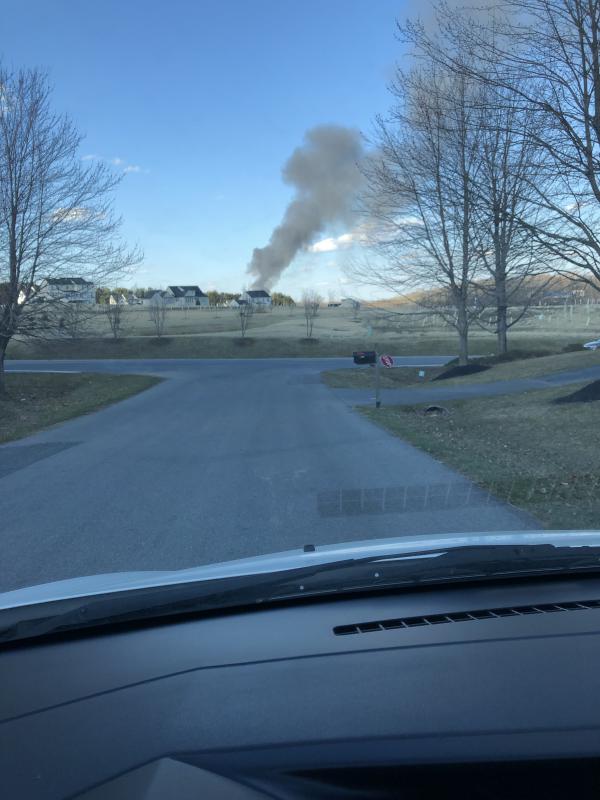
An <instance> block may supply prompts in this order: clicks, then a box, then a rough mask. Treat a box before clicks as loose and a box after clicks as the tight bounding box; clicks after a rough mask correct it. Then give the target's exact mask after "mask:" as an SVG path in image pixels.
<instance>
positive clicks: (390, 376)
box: [322, 350, 600, 389]
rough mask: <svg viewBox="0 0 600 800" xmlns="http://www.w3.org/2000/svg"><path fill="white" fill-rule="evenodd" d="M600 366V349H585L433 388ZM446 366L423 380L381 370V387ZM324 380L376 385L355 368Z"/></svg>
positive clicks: (339, 385)
mask: <svg viewBox="0 0 600 800" xmlns="http://www.w3.org/2000/svg"><path fill="white" fill-rule="evenodd" d="M599 365H600V350H595V351H592V352H590V351H588V350H582V351H580V352H576V353H555V354H554V355H548V356H541V357H539V358H525V359H522V360H519V361H509V362H507V363H504V364H494V365H493V366H492V367H490V369H487V370H485V372H476V373H474V374H472V375H463V376H462V377H458V378H448V379H447V380H444V382H443V384H442V383H441V382H435V383H434V384H433V386H436V387H437V386H444V387H447V386H467V385H469V384H479V383H491V382H493V381H509V380H513V379H518V378H540V377H542V376H544V375H550V374H552V373H559V372H568V371H570V370H576V369H583V368H585V367H594V366H599ZM444 369H445V368H443V367H441V368H440V367H424V368H422V370H423V371H424V372H425V376H424V377H419V370H418V369H413V368H408V367H397V368H396V367H393V368H392V369H382V370H381V386H382V387H383V388H385V389H394V388H400V387H407V388H409V387H411V386H418V385H422V384H423V383H428V382H430V381H433V379H434V378H435V377H437V376H438V375H440V374H441V373H443V372H444ZM322 377H323V380H324V381H325V383H326V384H327V385H328V386H331V387H332V388H334V389H362V388H365V389H367V388H368V389H372V388H373V386H374V385H375V378H374V376H373V371H372V370H371V369H369V367H356V368H355V369H338V370H329V371H327V372H323V373H322Z"/></svg>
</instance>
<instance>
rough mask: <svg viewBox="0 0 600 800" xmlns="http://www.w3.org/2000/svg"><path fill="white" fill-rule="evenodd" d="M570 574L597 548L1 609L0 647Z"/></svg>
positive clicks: (531, 550) (369, 567)
mask: <svg viewBox="0 0 600 800" xmlns="http://www.w3.org/2000/svg"><path fill="white" fill-rule="evenodd" d="M309 557H310V556H307V561H308V559H309ZM573 572H579V573H581V572H583V573H585V572H592V573H593V572H600V547H596V546H586V545H581V546H555V545H552V544H534V545H512V544H510V545H508V544H503V545H473V546H470V545H468V546H462V547H452V548H448V549H444V548H436V549H431V550H419V551H415V552H410V553H406V552H402V553H398V554H397V555H394V554H391V555H390V554H386V555H372V556H366V557H360V558H345V559H341V560H331V561H325V563H322V562H321V563H313V564H311V563H307V565H306V566H301V567H298V568H293V569H281V570H275V571H270V572H258V573H251V574H242V575H235V576H233V577H232V576H227V577H222V578H220V577H217V578H210V579H201V580H189V579H185V581H182V582H181V583H174V584H173V583H169V584H166V585H158V586H148V587H145V588H141V589H125V590H118V591H112V592H106V593H103V594H98V595H92V596H86V597H74V598H66V599H60V600H52V601H48V602H42V603H34V604H31V605H24V606H17V607H14V608H6V609H3V610H0V642H9V641H14V640H16V639H26V638H27V639H28V638H32V637H39V636H44V635H48V634H56V633H61V632H65V631H72V630H75V629H77V630H79V629H82V628H92V627H94V628H97V627H100V626H103V625H114V624H119V623H126V622H132V621H139V620H143V619H155V618H160V617H165V616H173V615H185V614H189V613H198V612H211V611H220V610H223V609H232V608H243V607H249V606H250V607H256V606H260V605H264V604H268V603H272V602H277V601H283V600H290V599H299V598H303V597H319V596H325V595H340V594H345V593H350V592H363V591H375V590H384V589H396V588H402V587H414V586H425V585H434V584H449V583H455V582H461V583H464V582H468V581H479V580H490V579H508V578H520V577H527V576H539V575H548V574H552V573H573Z"/></svg>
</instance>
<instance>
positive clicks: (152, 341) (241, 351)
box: [7, 331, 454, 360]
mask: <svg viewBox="0 0 600 800" xmlns="http://www.w3.org/2000/svg"><path fill="white" fill-rule="evenodd" d="M369 347H370V345H369V342H368V341H366V340H365V339H361V338H358V337H356V338H348V339H338V338H331V339H329V338H327V339H325V338H318V337H315V338H314V339H311V340H307V339H303V338H296V339H293V338H272V337H268V336H262V337H261V338H258V337H253V336H252V331H250V332H249V334H248V338H247V339H245V340H242V339H240V338H239V337H232V336H171V337H170V336H163V337H162V338H160V339H157V338H154V337H138V338H134V337H129V338H123V339H118V340H116V341H115V340H114V339H108V338H107V339H91V338H86V339H57V340H54V341H47V342H36V343H32V344H29V345H26V344H24V343H21V342H11V343H10V345H9V349H8V353H7V357H8V358H11V359H14V358H25V359H40V358H41V359H46V358H61V359H64V358H73V359H78V358H310V357H334V356H335V357H339V356H342V357H347V358H348V359H349V360H350V359H351V358H352V352H353V351H354V350H364V349H368V348H369ZM397 348H398V350H396V349H395V346H394V345H393V344H392V345H391V346H390V348H389V349H391V350H393V351H395V352H396V351H397V352H400V351H402V352H405V353H407V354H408V353H409V352H410V354H412V355H419V354H420V355H425V354H436V353H441V354H448V353H452V352H454V345H453V342H452V341H451V340H449V339H447V338H440V339H433V338H427V339H424V340H415V341H414V342H412V343H411V345H410V348H409V347H408V346H407V345H405V344H404V343H399V344H398V345H397Z"/></svg>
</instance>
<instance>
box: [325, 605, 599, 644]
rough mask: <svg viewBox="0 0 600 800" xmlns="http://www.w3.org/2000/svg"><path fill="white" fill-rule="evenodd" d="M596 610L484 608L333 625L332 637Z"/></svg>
mask: <svg viewBox="0 0 600 800" xmlns="http://www.w3.org/2000/svg"><path fill="white" fill-rule="evenodd" d="M590 608H600V600H578V601H577V602H572V603H571V602H569V603H541V604H540V605H535V606H507V607H506V608H485V609H479V610H477V611H457V612H455V613H451V614H428V615H427V616H423V617H399V618H398V619H382V620H377V621H375V622H357V623H356V624H355V625H337V626H336V627H335V628H334V629H333V632H334V634H335V635H336V636H348V635H349V634H352V633H372V632H374V631H390V630H394V629H396V628H418V627H421V626H424V625H442V624H445V623H447V622H470V621H471V620H480V619H496V618H498V619H499V618H500V617H520V616H525V615H526V614H554V613H556V612H557V611H580V610H582V609H584V610H588V609H590Z"/></svg>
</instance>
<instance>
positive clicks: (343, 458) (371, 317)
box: [0, 0, 600, 627]
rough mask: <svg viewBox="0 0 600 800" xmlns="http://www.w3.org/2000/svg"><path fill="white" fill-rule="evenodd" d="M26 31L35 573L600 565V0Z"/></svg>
mask: <svg viewBox="0 0 600 800" xmlns="http://www.w3.org/2000/svg"><path fill="white" fill-rule="evenodd" d="M567 6H574V7H577V9H578V11H577V13H573V14H571V13H567V12H566V11H565V9H566V8H567ZM3 25H4V33H5V35H4V37H3V38H4V41H3V47H2V51H1V52H0V536H1V549H2V558H1V559H0V597H1V595H2V593H8V592H11V593H13V592H15V591H16V590H29V589H33V588H35V587H38V590H37V593H35V592H34V593H32V594H30V595H27V598H28V600H27V602H43V601H45V600H50V599H54V600H56V599H58V598H60V597H74V596H89V595H90V594H93V593H94V592H109V591H113V590H116V589H118V591H125V590H126V589H127V588H128V587H134V586H136V587H140V586H142V585H143V586H146V587H147V586H149V585H151V584H152V583H153V581H155V582H161V581H162V582H163V583H164V582H167V583H169V585H172V584H173V583H174V582H176V581H177V580H178V579H177V578H176V577H173V575H172V573H174V572H177V571H180V570H185V571H189V570H195V569H197V568H207V567H210V568H211V569H212V572H210V571H209V572H197V573H194V574H191V573H188V574H187V576H184V577H182V578H181V579H182V580H186V581H187V582H188V583H189V582H192V583H194V586H195V585H196V582H199V581H202V580H207V581H208V580H211V581H215V580H218V581H221V580H223V581H225V580H226V579H227V578H228V577H229V578H232V577H234V576H235V577H236V578H237V579H239V577H240V575H242V574H243V575H246V576H248V575H252V576H254V577H253V580H252V581H246V582H243V583H242V584H240V583H239V582H238V583H236V584H225V583H224V584H221V583H219V584H218V590H217V589H215V588H214V586H213V588H211V590H210V592H208V591H204V592H203V593H202V597H203V603H204V604H205V606H210V605H211V604H218V602H220V599H219V598H221V600H222V598H223V597H225V596H229V595H227V592H228V591H229V590H230V589H231V588H232V587H233V589H235V591H236V592H240V591H241V590H242V589H243V591H244V592H247V591H248V590H249V589H251V590H252V592H253V594H252V597H253V598H254V599H263V600H264V599H265V598H270V597H282V596H285V597H288V596H291V595H294V594H298V595H301V594H302V593H303V592H304V593H307V592H309V591H314V590H316V589H318V590H319V591H320V590H321V589H327V590H328V591H342V590H344V589H347V588H348V587H350V588H352V587H356V586H360V587H361V588H365V587H366V588H368V587H370V586H373V587H375V588H377V587H381V586H382V585H383V584H384V583H385V585H386V586H388V585H398V586H400V585H410V584H411V583H414V582H416V581H417V580H418V581H419V582H421V583H423V582H427V580H431V581H436V582H442V583H444V582H451V581H456V580H458V579H460V580H466V579H469V578H470V577H473V576H477V577H478V578H481V579H485V578H486V577H498V575H499V574H500V573H502V574H511V575H512V574H515V570H517V571H520V572H522V573H523V574H527V575H530V574H534V573H535V572H536V569H537V568H538V567H539V568H540V569H542V568H546V566H548V568H549V569H550V568H551V569H553V570H556V569H559V570H562V569H565V570H566V569H571V568H575V567H577V568H580V567H581V566H582V564H583V566H584V568H585V569H588V568H594V569H595V568H596V566H595V565H596V562H597V560H598V559H597V556H596V554H595V550H594V548H597V547H598V546H599V545H600V542H599V541H598V540H597V539H596V538H595V537H593V536H592V537H591V538H585V536H584V537H583V538H582V536H583V534H584V532H587V533H589V532H593V531H595V530H596V529H597V528H599V527H600V525H599V522H598V520H599V519H600V486H599V482H600V473H599V471H598V452H599V451H600V441H599V436H600V434H599V430H600V428H599V426H598V413H599V411H600V338H599V337H600V303H599V301H600V255H599V254H600V200H599V198H600V189H599V183H598V181H599V180H600V129H599V126H598V120H597V114H596V92H597V91H600V80H598V78H597V76H596V74H595V71H594V70H593V69H592V68H591V67H590V65H591V64H593V63H596V57H597V52H595V50H594V48H596V49H597V45H596V44H595V43H596V42H597V40H598V35H599V34H600V17H599V15H598V12H597V10H594V8H592V5H589V4H586V3H579V2H577V0H572V2H569V3H566V1H565V2H564V3H563V2H562V0H556V2H555V3H551V4H548V3H546V2H543V0H519V1H518V2H514V3H509V4H508V5H507V7H500V6H498V4H494V5H493V6H490V8H489V9H487V10H486V9H481V8H477V9H475V8H469V7H467V6H465V7H464V8H463V7H462V6H460V5H458V4H456V3H452V4H449V5H448V6H447V7H446V6H443V7H440V8H437V7H436V6H435V5H434V4H433V3H430V2H427V3H424V4H421V3H418V4H417V3H412V2H408V1H405V2H402V0H401V1H400V2H398V0H379V2H377V3H374V2H368V1H367V0H355V2H352V3H348V2H343V1H342V0H325V2H323V0H320V2H317V1H316V0H308V1H307V2H302V3H278V2H273V1H272V0H253V2H251V3H250V2H245V0H223V2H209V1H208V0H207V1H206V2H201V3H197V2H192V0H175V2H172V3H170V4H168V5H166V4H164V3H159V2H144V3H142V2H139V1H138V0H134V2H128V3H117V2H113V1H112V0H111V1H110V2H104V3H96V4H91V3H83V4H76V5H75V6H74V5H73V4H71V3H65V2H58V3H53V4H52V7H51V8H50V7H49V5H48V4H47V3H46V2H42V0H26V1H25V2H22V3H16V2H12V0H11V2H9V3H8V10H7V13H6V14H5V15H4V19H3ZM552 531H564V532H565V533H564V537H566V539H565V538H564V537H563V538H562V539H560V542H559V540H557V539H552ZM534 534H535V535H534ZM532 535H534V536H533V538H532ZM494 537H500V538H494ZM569 537H572V539H571V540H569ZM569 541H572V543H573V544H572V550H576V549H577V548H588V550H586V552H587V553H588V556H589V558H590V559H591V561H590V560H585V559H584V561H585V563H584V562H583V561H581V559H582V558H584V556H582V555H581V554H578V555H577V559H578V560H577V559H575V557H574V555H573V553H570V552H569V549H568V548H569V547H570V545H569ZM382 542H383V543H384V544H382ZM500 545H502V546H503V547H504V548H505V549H504V550H502V552H501V553H500V552H499V551H498V550H493V551H492V550H489V548H493V547H499V546H500ZM546 545H547V546H548V547H553V548H556V550H550V551H549V550H548V549H547V547H546ZM353 547H356V548H358V549H356V550H352V548H353ZM381 547H384V549H385V552H386V554H387V555H388V556H390V557H393V558H400V557H402V558H404V559H405V561H404V562H402V563H401V562H400V561H394V564H393V569H391V567H390V563H391V562H390V563H387V565H386V566H382V565H381V564H379V566H377V565H375V566H373V563H372V559H373V558H374V557H375V556H376V555H377V553H378V552H379V553H380V552H381V551H380V550H378V548H381ZM519 547H522V548H524V549H521V550H519ZM349 548H350V549H349ZM477 548H481V549H477ZM486 548H488V549H487V550H485V549H486ZM540 548H541V549H540ZM589 548H591V549H589ZM484 550H485V552H484ZM289 551H291V555H290V554H289ZM274 553H275V554H284V555H283V556H278V557H277V558H275V559H274V560H273V561H270V562H264V561H259V562H255V565H254V566H253V564H252V562H251V561H250V560H251V559H256V558H259V557H265V556H269V557H271V555H272V554H274ZM419 553H421V555H419ZM448 553H451V558H450V560H448V559H447V558H446V559H445V558H444V557H446V556H448ZM549 553H550V555H549ZM285 554H288V555H285ZM590 554H591V555H590ZM571 556H573V558H572V557H571ZM588 556H586V558H588ZM281 558H283V559H284V561H281V560H278V559H281ZM288 558H289V559H291V560H289V561H285V559H288ZM302 558H304V559H305V560H304V561H302ZM417 558H419V559H420V560H419V561H418V563H417V562H416V561H415V559H417ZM239 559H245V560H246V561H244V562H243V563H242V564H241V565H238V566H236V567H227V566H223V565H225V562H230V561H232V560H239ZM293 559H299V560H296V561H294V560H293ZM310 559H312V560H310ZM574 559H575V560H574ZM336 561H339V562H341V563H343V564H344V565H345V567H344V568H346V567H348V568H349V565H352V566H353V568H354V566H357V568H358V567H359V568H360V570H361V571H360V574H358V573H355V572H353V571H352V570H350V571H348V572H344V573H340V572H336V571H335V569H333V568H332V564H333V563H335V562H336ZM355 562H356V563H355ZM509 562H510V563H509ZM449 564H450V565H451V566H450V567H449V566H448V565H449ZM256 565H258V566H256ZM536 565H537V566H536ZM305 567H310V570H309V574H306V573H305V572H302V570H303V569H304V568H305ZM321 567H323V570H322V571H321V572H319V568H321ZM325 567H327V570H326V571H325ZM367 567H368V568H367ZM269 570H271V571H272V572H273V573H276V574H277V575H279V577H281V573H282V572H285V571H286V570H292V571H293V572H292V573H291V574H290V575H287V577H285V580H284V581H283V582H282V583H278V584H277V585H276V586H275V585H274V584H272V583H269V582H268V581H267V580H266V578H265V574H266V572H268V571H269ZM382 570H383V572H382ZM390 570H391V571H390ZM141 574H143V575H141ZM153 575H154V578H153V577H152V576H153ZM257 575H258V576H259V579H256V576H257ZM115 576H118V577H115ZM165 576H170V577H165ZM317 578H318V580H317ZM282 580H283V579H282ZM57 581H75V583H72V584H70V585H67V584H63V585H62V588H53V589H52V590H48V589H44V590H42V589H41V588H39V587H41V586H42V585H44V584H54V583H55V582H57ZM77 581H79V582H77ZM257 586H258V588H257ZM315 587H316V589H315ZM235 596H236V597H238V598H239V597H243V598H247V597H248V595H247V594H236V595H235ZM19 597H20V598H21V599H19ZM23 597H24V595H20V596H15V595H13V594H11V595H10V597H9V596H8V595H7V599H5V601H3V602H1V603H0V606H1V607H7V606H8V607H10V606H13V605H18V604H19V603H21V602H25V600H23ZM143 597H146V595H143ZM185 601H186V602H188V601H189V597H188V595H185ZM136 602H138V601H136ZM147 602H148V603H149V604H151V605H152V604H154V602H155V601H154V599H153V600H150V599H148V601H147ZM138 605H139V604H138ZM107 607H108V606H106V607H103V610H102V614H104V615H106V613H107V612H106V608H107ZM136 607H137V606H136ZM152 607H154V605H152ZM111 608H112V606H111ZM11 624H12V623H11ZM0 627H1V626H0Z"/></svg>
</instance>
